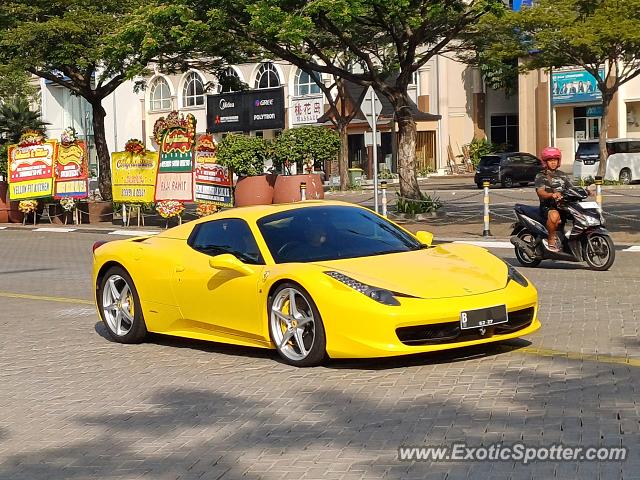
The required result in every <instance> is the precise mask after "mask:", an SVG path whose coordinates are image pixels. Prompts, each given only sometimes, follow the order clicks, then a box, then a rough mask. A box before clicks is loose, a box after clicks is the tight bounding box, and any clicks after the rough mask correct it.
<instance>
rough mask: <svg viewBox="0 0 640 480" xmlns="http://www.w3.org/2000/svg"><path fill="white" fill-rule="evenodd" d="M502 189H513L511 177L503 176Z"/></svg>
mask: <svg viewBox="0 0 640 480" xmlns="http://www.w3.org/2000/svg"><path fill="white" fill-rule="evenodd" d="M501 182H502V188H511V187H513V177H511V176H510V175H505V176H504V177H502V180H501Z"/></svg>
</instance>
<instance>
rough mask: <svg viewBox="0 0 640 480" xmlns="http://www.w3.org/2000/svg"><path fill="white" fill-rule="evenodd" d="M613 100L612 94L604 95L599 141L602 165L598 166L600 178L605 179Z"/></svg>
mask: <svg viewBox="0 0 640 480" xmlns="http://www.w3.org/2000/svg"><path fill="white" fill-rule="evenodd" d="M612 99H613V95H612V94H609V93H607V94H604V93H603V95H602V125H601V127H600V138H599V141H598V144H599V147H600V163H599V165H598V176H599V177H602V178H604V174H605V172H606V171H607V157H608V156H609V152H607V138H608V135H609V105H610V104H611V100H612Z"/></svg>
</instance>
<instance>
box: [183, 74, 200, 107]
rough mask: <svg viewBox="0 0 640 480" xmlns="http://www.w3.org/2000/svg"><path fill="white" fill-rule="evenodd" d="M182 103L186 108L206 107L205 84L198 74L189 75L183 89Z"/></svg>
mask: <svg viewBox="0 0 640 480" xmlns="http://www.w3.org/2000/svg"><path fill="white" fill-rule="evenodd" d="M182 102H183V106H185V107H195V106H196V105H204V84H203V83H202V78H201V77H200V75H198V74H197V73H196V72H191V73H189V75H187V78H186V79H185V81H184V87H182Z"/></svg>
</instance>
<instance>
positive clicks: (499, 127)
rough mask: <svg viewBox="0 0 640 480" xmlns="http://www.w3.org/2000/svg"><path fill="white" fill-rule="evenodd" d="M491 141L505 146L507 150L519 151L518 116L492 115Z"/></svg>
mask: <svg viewBox="0 0 640 480" xmlns="http://www.w3.org/2000/svg"><path fill="white" fill-rule="evenodd" d="M491 143H495V144H497V145H502V146H504V150H506V151H511V152H514V151H518V150H519V139H518V116H517V115H491Z"/></svg>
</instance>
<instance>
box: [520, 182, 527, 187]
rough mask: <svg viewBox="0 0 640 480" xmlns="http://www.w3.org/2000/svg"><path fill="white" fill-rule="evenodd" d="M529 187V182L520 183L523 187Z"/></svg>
mask: <svg viewBox="0 0 640 480" xmlns="http://www.w3.org/2000/svg"><path fill="white" fill-rule="evenodd" d="M527 185H529V182H520V186H521V187H526V186H527Z"/></svg>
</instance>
